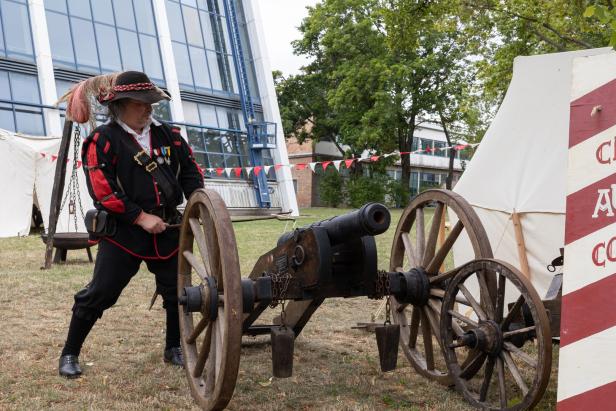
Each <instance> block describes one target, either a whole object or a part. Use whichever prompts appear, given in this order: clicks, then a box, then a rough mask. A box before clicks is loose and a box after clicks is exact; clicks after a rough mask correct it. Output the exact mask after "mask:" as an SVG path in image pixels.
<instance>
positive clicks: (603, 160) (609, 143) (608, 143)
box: [595, 140, 612, 164]
mask: <svg viewBox="0 0 616 411" xmlns="http://www.w3.org/2000/svg"><path fill="white" fill-rule="evenodd" d="M611 147H612V141H611V140H610V141H606V142H604V143H601V144H600V145H599V147H597V152H596V153H595V156H596V157H597V161H598V162H599V163H601V164H610V163H611V162H612V159H611V158H610V152H609V149H610V148H611ZM605 148H607V149H608V150H607V158H605V157H604V154H605V152H606V150H605Z"/></svg>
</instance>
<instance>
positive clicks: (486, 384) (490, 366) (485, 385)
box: [479, 357, 494, 402]
mask: <svg viewBox="0 0 616 411" xmlns="http://www.w3.org/2000/svg"><path fill="white" fill-rule="evenodd" d="M493 371H494V358H492V357H489V358H488V363H487V364H486V371H485V373H484V376H483V382H482V383H481V389H480V390H479V401H480V402H484V401H485V400H486V397H487V395H488V389H489V388H490V380H491V379H492V373H493Z"/></svg>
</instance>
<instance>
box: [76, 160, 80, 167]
mask: <svg viewBox="0 0 616 411" xmlns="http://www.w3.org/2000/svg"><path fill="white" fill-rule="evenodd" d="M79 167H81V160H77V168H79Z"/></svg>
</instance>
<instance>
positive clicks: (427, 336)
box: [421, 310, 434, 370]
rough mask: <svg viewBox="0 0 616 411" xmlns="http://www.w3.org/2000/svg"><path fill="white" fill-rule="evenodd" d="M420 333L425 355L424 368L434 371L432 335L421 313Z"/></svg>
mask: <svg viewBox="0 0 616 411" xmlns="http://www.w3.org/2000/svg"><path fill="white" fill-rule="evenodd" d="M421 331H422V335H423V343H424V350H425V353H426V368H427V369H428V370H434V350H433V349H432V333H431V332H430V324H429V320H428V318H427V316H426V313H425V312H424V311H423V310H422V311H421Z"/></svg>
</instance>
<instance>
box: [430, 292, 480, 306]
mask: <svg viewBox="0 0 616 411" xmlns="http://www.w3.org/2000/svg"><path fill="white" fill-rule="evenodd" d="M430 295H431V296H433V297H437V298H440V299H441V300H442V299H443V298H445V291H444V290H441V289H440V288H430ZM456 302H458V303H460V304H463V305H466V306H469V307H470V305H471V304H470V303H469V302H468V300H467V299H466V298H464V297H462V296H461V295H456Z"/></svg>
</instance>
